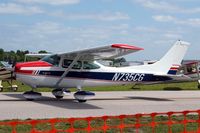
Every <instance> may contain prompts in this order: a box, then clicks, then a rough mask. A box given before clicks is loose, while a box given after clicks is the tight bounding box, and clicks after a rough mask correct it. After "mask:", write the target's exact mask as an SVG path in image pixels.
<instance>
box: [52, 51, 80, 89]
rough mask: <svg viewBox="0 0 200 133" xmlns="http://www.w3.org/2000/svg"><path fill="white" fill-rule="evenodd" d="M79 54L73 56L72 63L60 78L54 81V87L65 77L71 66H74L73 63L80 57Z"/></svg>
mask: <svg viewBox="0 0 200 133" xmlns="http://www.w3.org/2000/svg"><path fill="white" fill-rule="evenodd" d="M80 56H81V55H80V54H77V56H76V57H75V58H74V60H73V61H72V63H71V64H70V65H69V67H68V68H67V69H66V70H65V72H64V73H63V74H62V76H61V77H60V79H59V80H58V81H57V82H56V84H55V88H58V86H59V84H60V82H61V81H62V80H63V79H64V78H65V76H66V75H67V74H68V73H69V71H70V70H71V68H72V67H73V66H74V64H75V63H76V62H77V61H78V59H79V58H80Z"/></svg>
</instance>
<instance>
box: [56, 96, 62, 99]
mask: <svg viewBox="0 0 200 133" xmlns="http://www.w3.org/2000/svg"><path fill="white" fill-rule="evenodd" d="M55 97H56V99H62V98H63V96H55Z"/></svg>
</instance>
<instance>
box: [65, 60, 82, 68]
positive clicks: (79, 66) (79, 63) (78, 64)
mask: <svg viewBox="0 0 200 133" xmlns="http://www.w3.org/2000/svg"><path fill="white" fill-rule="evenodd" d="M72 61H73V60H68V59H64V60H63V64H62V67H64V68H68V67H69V65H70V64H71V63H72ZM81 67H82V62H81V61H77V62H76V63H75V64H74V66H73V67H72V69H81Z"/></svg>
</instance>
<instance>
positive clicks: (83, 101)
mask: <svg viewBox="0 0 200 133" xmlns="http://www.w3.org/2000/svg"><path fill="white" fill-rule="evenodd" d="M86 101H87V100H78V102H79V103H85V102H86Z"/></svg>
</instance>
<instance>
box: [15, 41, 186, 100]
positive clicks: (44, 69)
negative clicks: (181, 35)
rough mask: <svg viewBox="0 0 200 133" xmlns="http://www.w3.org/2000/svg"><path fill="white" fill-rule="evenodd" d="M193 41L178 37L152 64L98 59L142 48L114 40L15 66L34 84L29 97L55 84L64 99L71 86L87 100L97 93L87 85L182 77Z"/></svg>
mask: <svg viewBox="0 0 200 133" xmlns="http://www.w3.org/2000/svg"><path fill="white" fill-rule="evenodd" d="M188 45H189V43H187V42H184V41H177V42H176V43H175V44H174V45H173V47H172V48H171V49H170V50H169V51H168V52H167V54H166V55H165V56H164V57H163V58H162V59H161V60H160V61H157V62H156V63H154V64H151V65H140V66H128V67H120V68H117V67H108V66H103V65H102V64H100V63H98V62H97V60H100V59H111V58H116V57H120V56H123V55H127V54H130V53H133V52H137V51H139V50H143V49H142V48H139V47H136V46H131V45H127V44H112V45H109V46H105V47H97V48H92V49H86V50H81V51H75V52H69V53H62V54H53V55H49V56H46V57H44V58H42V59H41V60H39V61H34V62H25V63H17V64H16V65H15V68H14V72H15V74H16V79H17V80H19V81H21V82H23V83H24V84H27V85H29V86H31V87H32V91H27V92H25V93H24V94H23V95H24V97H25V98H26V99H27V100H34V99H36V98H39V97H41V93H38V92H35V91H33V90H34V89H35V88H37V87H50V88H53V91H52V94H53V95H54V96H55V97H56V98H58V99H60V98H63V96H64V94H67V93H69V92H70V91H69V89H70V88H77V90H78V91H77V92H76V93H74V97H75V99H76V100H78V101H79V102H85V101H86V100H87V99H89V98H90V97H91V96H94V95H95V94H94V93H92V92H89V91H83V90H82V87H86V86H108V85H123V84H135V83H138V82H139V83H147V82H153V83H154V82H155V83H156V82H163V81H170V80H175V79H181V78H184V79H185V76H183V75H176V72H177V70H178V69H179V67H180V65H181V61H182V59H183V57H184V55H185V53H186V51H187V49H188Z"/></svg>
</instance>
